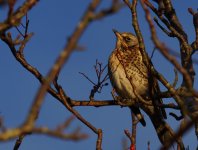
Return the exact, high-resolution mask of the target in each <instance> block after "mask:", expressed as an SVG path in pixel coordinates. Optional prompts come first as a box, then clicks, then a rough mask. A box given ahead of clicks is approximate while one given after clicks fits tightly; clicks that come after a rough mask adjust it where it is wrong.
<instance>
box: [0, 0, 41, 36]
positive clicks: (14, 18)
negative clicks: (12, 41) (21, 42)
mask: <svg viewBox="0 0 198 150" xmlns="http://www.w3.org/2000/svg"><path fill="white" fill-rule="evenodd" d="M37 2H38V0H26V1H25V2H24V3H23V5H22V6H21V7H19V8H18V9H17V10H16V11H15V12H14V13H12V10H11V13H10V14H9V15H10V16H9V17H8V18H7V20H5V21H4V22H3V23H0V34H2V33H4V32H5V31H6V30H8V29H10V28H11V27H13V26H17V25H18V24H19V23H20V20H21V19H22V18H23V16H25V15H26V14H27V12H28V11H29V10H30V9H31V8H32V7H34V6H35V5H36V3H37Z"/></svg>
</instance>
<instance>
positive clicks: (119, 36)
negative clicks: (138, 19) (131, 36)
mask: <svg viewBox="0 0 198 150" xmlns="http://www.w3.org/2000/svg"><path fill="white" fill-rule="evenodd" d="M113 32H114V33H115V35H116V37H117V38H118V39H119V40H122V36H121V34H120V33H119V32H118V31H117V30H115V29H113Z"/></svg>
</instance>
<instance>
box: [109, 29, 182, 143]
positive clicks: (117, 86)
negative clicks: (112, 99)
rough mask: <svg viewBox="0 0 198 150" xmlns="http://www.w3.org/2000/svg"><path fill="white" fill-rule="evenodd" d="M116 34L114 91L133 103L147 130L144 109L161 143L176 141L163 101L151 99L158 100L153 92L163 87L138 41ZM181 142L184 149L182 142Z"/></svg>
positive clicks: (111, 60) (127, 34)
mask: <svg viewBox="0 0 198 150" xmlns="http://www.w3.org/2000/svg"><path fill="white" fill-rule="evenodd" d="M113 32H114V34H115V35H116V39H117V41H116V46H115V49H114V50H113V51H112V53H111V54H110V56H109V59H108V74H109V78H110V82H111V84H112V87H113V88H114V90H115V91H116V93H117V95H118V96H119V97H120V98H121V99H120V101H124V100H128V101H131V102H133V105H132V106H130V109H131V111H132V113H133V114H134V115H135V116H136V118H137V120H138V121H139V122H140V123H141V124H142V125H143V126H146V121H145V119H144V116H143V115H142V113H141V110H140V109H142V110H143V111H144V112H145V113H146V114H147V115H148V116H149V117H150V119H151V122H152V123H153V126H154V128H155V130H156V132H157V135H158V137H159V140H160V141H161V143H162V144H166V142H167V139H171V138H173V135H174V132H173V130H172V129H171V127H169V125H168V124H167V123H166V121H165V119H166V113H165V110H164V108H160V107H159V106H160V104H162V100H161V98H155V100H152V99H151V98H153V97H154V96H153V95H151V94H152V93H153V92H151V91H154V92H157V90H159V85H158V83H157V79H155V78H153V77H152V75H151V74H150V71H149V68H148V67H147V66H146V65H145V63H144V61H143V57H142V54H141V51H140V46H139V42H138V38H137V37H136V36H135V35H134V34H132V33H130V32H123V33H120V32H118V31H117V30H115V29H113ZM155 94H156V93H155ZM155 97H156V96H155ZM148 103H149V104H148ZM178 142H179V143H180V145H181V146H183V143H182V140H181V139H178Z"/></svg>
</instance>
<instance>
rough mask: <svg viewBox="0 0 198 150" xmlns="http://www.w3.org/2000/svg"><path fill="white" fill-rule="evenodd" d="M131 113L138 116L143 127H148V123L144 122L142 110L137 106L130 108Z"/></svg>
mask: <svg viewBox="0 0 198 150" xmlns="http://www.w3.org/2000/svg"><path fill="white" fill-rule="evenodd" d="M130 110H131V112H132V113H133V114H134V115H135V116H136V118H137V119H138V120H139V122H140V123H141V124H142V126H144V127H145V126H146V121H145V120H144V117H143V115H142V114H141V112H140V109H139V108H138V107H136V106H130Z"/></svg>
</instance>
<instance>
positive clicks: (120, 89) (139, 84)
mask: <svg viewBox="0 0 198 150" xmlns="http://www.w3.org/2000/svg"><path fill="white" fill-rule="evenodd" d="M122 62H124V64H122ZM122 62H120V59H119V58H118V56H117V55H116V53H115V52H113V53H112V54H111V55H110V57H109V62H108V72H109V77H110V81H111V84H112V86H113V87H114V88H115V90H116V92H117V94H118V95H119V96H121V97H122V98H126V99H127V98H130V99H131V98H136V93H137V94H139V95H146V94H147V92H148V80H147V78H145V74H144V73H142V72H141V70H139V69H138V68H137V67H136V66H135V65H132V63H126V62H125V61H122ZM134 90H135V91H134Z"/></svg>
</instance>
